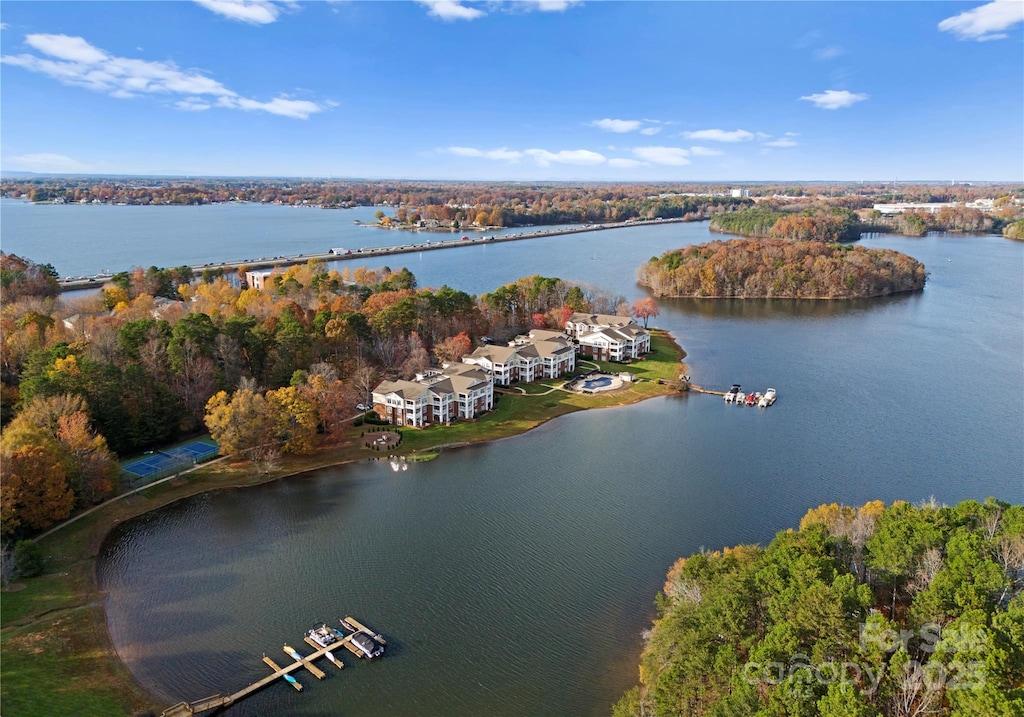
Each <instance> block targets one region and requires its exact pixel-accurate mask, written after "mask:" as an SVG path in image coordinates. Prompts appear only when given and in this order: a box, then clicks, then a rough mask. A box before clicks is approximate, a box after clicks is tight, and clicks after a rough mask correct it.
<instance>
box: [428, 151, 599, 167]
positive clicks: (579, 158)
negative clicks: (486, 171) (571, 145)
mask: <svg viewBox="0 0 1024 717" xmlns="http://www.w3.org/2000/svg"><path fill="white" fill-rule="evenodd" d="M437 151H438V152H447V153H448V154H454V155H455V156H457V157H478V158H480V159H492V160H500V161H505V162H512V163H516V162H518V161H519V160H520V159H523V158H524V157H529V158H530V159H532V160H533V161H534V162H536V163H537V165H538V166H540V167H549V166H551V165H552V164H580V165H596V164H603V163H604V162H606V161H608V158H607V157H605V156H604V155H603V154H599V153H598V152H591V151H590V150H589V149H563V150H562V151H560V152H549V151H548V150H546V149H526V150H522V151H520V150H518V149H509V148H508V147H498V148H497V149H477V148H476V147H458V146H455V147H444V148H441V149H438V150H437Z"/></svg>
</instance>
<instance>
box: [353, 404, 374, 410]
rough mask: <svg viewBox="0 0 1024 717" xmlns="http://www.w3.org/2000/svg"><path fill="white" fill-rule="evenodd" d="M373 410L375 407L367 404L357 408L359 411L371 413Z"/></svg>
mask: <svg viewBox="0 0 1024 717" xmlns="http://www.w3.org/2000/svg"><path fill="white" fill-rule="evenodd" d="M371 408H373V406H369V405H367V404H365V403H360V404H359V405H358V406H356V410H357V411H369V410H370V409H371Z"/></svg>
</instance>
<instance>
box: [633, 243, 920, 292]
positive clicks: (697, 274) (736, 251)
mask: <svg viewBox="0 0 1024 717" xmlns="http://www.w3.org/2000/svg"><path fill="white" fill-rule="evenodd" d="M925 278H926V272H925V268H924V264H922V263H921V262H919V261H917V260H916V259H914V258H912V257H909V256H907V255H906V254H901V253H899V252H896V251H893V250H891V249H865V248H864V247H859V246H851V245H849V244H826V243H824V242H820V241H789V240H785V239H734V240H730V241H713V242H708V243H706V244H698V245H695V246H690V247H684V248H682V249H675V250H672V251H668V252H665V253H664V254H662V255H661V256H660V257H652V258H651V260H650V261H648V262H646V263H645V264H643V265H642V266H641V267H640V269H639V270H638V272H637V280H638V281H639V282H640V283H641V284H642V285H644V286H647V287H649V288H650V289H651V290H652V291H653V292H654V293H655V294H656V295H658V296H677V297H680V296H688V297H709V298H727V297H734V298H743V299H750V298H787V299H789V298H793V299H852V298H863V297H871V296H886V295H888V294H894V293H898V292H904V291H916V290H919V289H921V288H923V287H924V282H925Z"/></svg>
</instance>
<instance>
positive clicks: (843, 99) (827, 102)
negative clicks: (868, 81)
mask: <svg viewBox="0 0 1024 717" xmlns="http://www.w3.org/2000/svg"><path fill="white" fill-rule="evenodd" d="M867 98H868V96H867V95H865V94H862V93H859V92H849V91H847V90H825V91H824V92H819V93H818V94H814V95H805V96H803V97H801V98H800V99H802V100H807V101H808V102H813V103H814V106H815V107H818V108H819V109H823V110H838V109H840V108H842V107H849V106H850V105H853V104H856V103H858V102H863V101H864V100H866V99H867Z"/></svg>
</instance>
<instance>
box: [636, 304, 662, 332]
mask: <svg viewBox="0 0 1024 717" xmlns="http://www.w3.org/2000/svg"><path fill="white" fill-rule="evenodd" d="M659 313H660V312H659V311H658V302H656V301H655V300H654V299H653V298H652V297H650V296H648V297H645V298H643V299H637V300H636V301H634V302H633V316H634V317H635V318H637V319H643V320H644V328H645V329H646V328H647V320H648V319H650V318H651V317H652V316H655V317H656V316H658V314H659Z"/></svg>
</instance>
